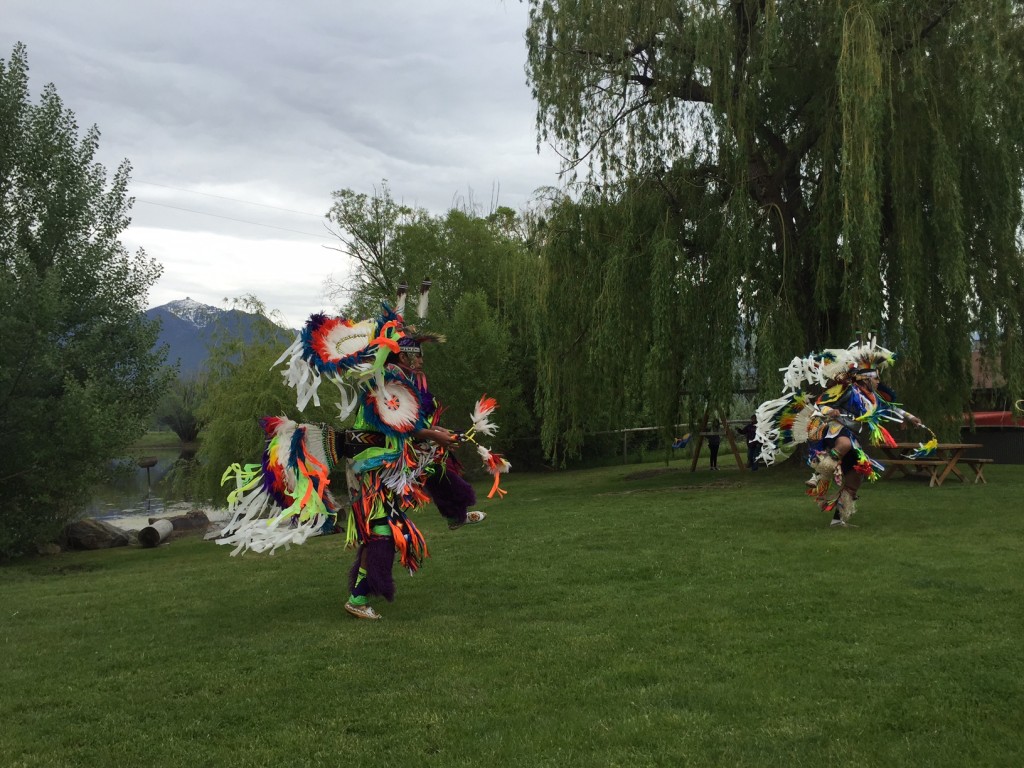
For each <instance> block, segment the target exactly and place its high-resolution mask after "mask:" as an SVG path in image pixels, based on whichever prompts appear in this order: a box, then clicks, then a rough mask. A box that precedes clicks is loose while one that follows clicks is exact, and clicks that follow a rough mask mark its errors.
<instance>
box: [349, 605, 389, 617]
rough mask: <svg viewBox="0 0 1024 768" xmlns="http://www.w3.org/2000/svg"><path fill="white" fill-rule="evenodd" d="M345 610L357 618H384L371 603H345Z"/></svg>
mask: <svg viewBox="0 0 1024 768" xmlns="http://www.w3.org/2000/svg"><path fill="white" fill-rule="evenodd" d="M345 610H346V611H348V612H349V613H351V614H352V615H353V616H355V617H356V618H357V619H381V618H383V617H382V616H381V615H380V614H379V613H377V612H376V611H375V610H373V606H370V605H352V603H345Z"/></svg>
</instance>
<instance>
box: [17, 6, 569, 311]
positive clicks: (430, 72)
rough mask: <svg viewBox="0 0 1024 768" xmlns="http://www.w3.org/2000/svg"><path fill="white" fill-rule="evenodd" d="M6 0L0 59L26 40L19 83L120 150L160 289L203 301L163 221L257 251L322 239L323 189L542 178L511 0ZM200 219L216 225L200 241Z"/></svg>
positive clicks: (116, 154) (413, 196)
mask: <svg viewBox="0 0 1024 768" xmlns="http://www.w3.org/2000/svg"><path fill="white" fill-rule="evenodd" d="M4 6H5V11H4V24H3V26H2V28H0V56H2V57H3V58H7V57H8V56H9V53H10V50H11V49H12V47H13V45H14V43H15V42H16V41H19V40H20V41H22V42H24V43H25V44H26V45H27V47H28V55H29V67H30V77H31V81H30V84H31V87H32V90H33V92H34V93H38V91H39V90H40V89H41V88H42V86H43V84H45V83H46V82H53V83H54V84H55V85H56V87H57V91H58V93H59V94H60V95H61V97H62V99H63V100H64V102H65V105H66V106H67V107H68V108H69V109H71V110H73V111H74V112H75V113H76V115H77V116H78V118H79V121H80V123H81V124H82V125H83V126H86V125H90V124H97V125H98V126H99V127H100V130H101V132H102V138H101V142H100V152H101V158H100V159H101V161H102V162H104V163H105V164H106V165H107V166H108V169H109V170H111V171H112V170H113V168H114V167H116V165H117V164H118V163H119V162H120V161H121V160H122V159H123V158H128V159H129V160H130V161H131V163H132V165H133V168H134V171H133V179H134V180H136V182H137V183H136V184H134V185H133V189H132V191H133V194H135V195H136V197H137V199H138V202H137V204H136V206H135V209H134V212H133V227H132V230H129V233H128V234H129V237H126V242H130V243H132V244H136V243H138V244H141V245H144V246H145V247H146V249H147V251H149V252H150V253H151V254H152V255H154V256H156V257H158V258H160V259H161V260H162V261H164V262H165V263H166V264H167V266H168V269H167V270H166V274H167V277H165V278H164V279H163V280H162V282H161V285H160V286H159V293H160V295H161V296H163V295H170V298H175V296H174V295H171V294H173V293H174V291H175V290H177V288H179V287H180V288H181V289H182V294H183V295H184V292H185V291H188V292H189V293H190V295H192V297H193V298H196V299H199V300H204V298H203V295H204V294H203V293H202V291H201V290H200V289H201V288H202V287H203V286H204V285H206V284H208V283H209V282H210V281H209V280H204V274H203V273H204V269H206V268H205V267H204V261H203V260H202V258H200V259H198V260H195V261H193V260H191V259H192V258H193V256H194V254H189V255H188V258H186V256H185V255H183V254H181V253H180V252H179V249H180V248H182V247H183V245H182V243H183V242H184V241H183V240H182V239H181V238H178V237H174V236H172V235H173V233H175V232H178V233H182V234H187V235H189V238H188V240H187V242H188V247H189V248H190V249H191V250H196V249H199V250H202V249H204V248H208V249H209V253H210V254H215V260H216V261H217V262H218V263H223V262H225V261H230V260H231V259H232V258H237V259H239V260H243V259H245V253H246V252H247V251H248V252H250V253H253V252H259V254H260V255H259V256H258V257H256V256H254V257H252V258H261V259H262V258H265V256H264V255H263V250H264V249H262V248H254V243H259V242H261V241H265V240H267V239H272V240H274V241H280V242H289V241H291V242H295V243H303V244H304V245H303V246H302V247H303V248H306V247H319V246H320V245H321V244H323V243H325V242H326V241H325V240H324V239H323V232H324V230H323V224H322V221H321V220H320V219H319V218H318V217H319V216H322V215H323V214H324V213H326V211H327V209H328V208H329V206H330V202H331V200H330V193H331V191H333V190H335V189H341V188H345V187H348V188H352V189H355V190H357V191H361V192H367V193H370V192H372V191H373V188H374V186H375V185H379V184H380V181H381V179H385V178H386V179H388V181H389V184H390V187H391V189H392V192H393V194H394V195H395V196H396V197H398V198H400V199H402V200H404V201H405V202H406V203H409V204H413V205H417V206H420V207H424V208H427V209H428V210H431V211H432V212H434V213H442V212H444V211H445V210H446V209H447V208H448V207H450V206H451V205H452V204H453V201H456V200H458V199H462V200H465V199H467V198H468V197H470V196H472V197H473V198H474V199H475V200H477V201H484V202H485V203H486V202H489V201H490V200H491V198H492V193H493V191H494V190H496V189H498V190H500V198H499V202H500V203H501V204H504V205H511V206H512V207H515V208H518V207H522V206H523V205H525V204H526V203H527V201H528V200H529V199H530V197H531V195H532V193H533V191H534V190H535V189H537V188H538V187H541V186H547V185H553V184H557V171H558V164H557V158H556V157H555V155H554V153H553V152H551V151H550V150H546V151H545V152H543V153H542V154H541V155H540V156H538V155H537V154H536V151H535V140H536V139H535V134H534V105H533V103H532V101H531V98H530V94H529V91H528V89H527V86H526V84H525V75H524V70H523V65H524V62H525V44H524V42H523V33H524V31H525V27H526V22H527V14H526V7H525V5H523V4H521V3H518V2H513V1H512V0H507V2H501V0H432V1H431V2H428V3H425V2H421V1H416V0H401V1H396V2H386V1H383V0H382V1H380V2H376V3H355V2H338V1H337V0H334V2H317V1H313V0H297V1H294V2H290V3H281V2H279V0H250V2H246V3H240V2H216V3H210V2H193V1H190V0H178V1H177V2H168V1H167V0H155V1H153V0H151V1H150V2H146V3H139V2H121V1H120V0H96V1H95V2H90V3H81V2H76V1H73V0H50V1H49V2H46V3H39V2H37V0H5V3H4ZM143 182H150V184H146V183H143ZM152 183H156V184H162V185H166V186H167V187H176V188H178V189H184V190H194V191H197V192H207V193H212V194H217V195H221V196H222V197H228V198H235V200H245V201H252V202H256V203H263V204H264V205H268V206H274V207H275V208H285V209H291V210H294V211H302V212H307V213H310V214H316V216H307V215H303V214H301V213H300V214H293V213H289V212H287V211H282V210H274V209H272V208H261V207H258V206H251V205H245V204H243V203H241V202H233V201H231V200H220V199H217V198H213V197H208V196H203V195H198V194H195V193H194V192H181V191H178V190H175V189H167V188H166V187H157V186H154V185H153V184H152ZM168 206H171V207H168ZM181 208H185V209H190V211H200V212H201V213H192V212H188V211H183V210H178V209H181ZM204 214H207V215H204ZM228 219H241V220H244V221H249V222H255V223H259V224H263V225H265V226H262V227H261V226H254V225H253V224H242V223H238V222H232V221H228ZM270 227H276V228H277V229H270ZM133 230H135V231H133ZM284 230H293V231H292V232H287V231H284ZM297 232H304V233H308V234H297ZM204 235H211V236H213V235H216V236H217V239H216V240H215V241H214V240H211V241H209V242H208V243H207V244H206V245H204V240H203V236H204ZM143 241H144V242H143ZM232 243H234V244H235V245H234V246H232ZM213 260H214V257H213V256H212V255H211V257H210V258H209V259H207V262H209V261H213ZM313 261H314V262H315V264H316V265H315V266H311V267H310V274H308V275H306V276H305V281H306V284H308V286H309V292H310V294H314V295H318V294H319V291H320V287H321V284H322V281H323V278H324V277H325V276H326V275H325V274H324V273H321V272H316V273H313V270H314V269H322V268H323V264H322V263H320V261H319V260H317V259H313ZM178 264H181V265H185V266H184V267H183V268H182V269H179V268H178V266H177V265H178ZM254 268H255V269H257V270H259V269H264V266H263V265H262V264H255V265H254ZM211 274H212V272H211ZM171 275H181V276H179V277H174V278H172V277H171ZM185 275H188V276H189V277H188V278H187V279H186V277H185ZM174 280H178V281H180V285H177V284H175V283H174V282H173V281H174ZM239 284H240V285H242V287H243V289H244V280H243V281H239ZM299 293H300V290H299V288H296V287H293V288H289V292H288V293H287V296H286V295H285V293H284V292H282V293H281V301H282V303H284V302H287V303H288V305H289V306H290V307H297V302H296V296H297V295H298V294H299ZM156 294H157V291H154V297H153V298H154V300H156ZM197 294H199V295H197ZM205 295H207V296H217V297H218V298H219V297H220V296H223V295H224V294H223V292H220V291H218V290H216V289H214V288H209V289H208V290H207V293H206V294H205ZM261 298H263V299H264V300H265V301H266V302H267V303H268V304H269V305H271V306H274V302H275V300H276V298H275V296H273V295H267V296H262V297H261ZM317 301H319V299H317ZM209 303H214V302H213V301H210V302H209ZM314 303H316V302H314ZM293 311H297V310H293ZM300 314H301V313H300Z"/></svg>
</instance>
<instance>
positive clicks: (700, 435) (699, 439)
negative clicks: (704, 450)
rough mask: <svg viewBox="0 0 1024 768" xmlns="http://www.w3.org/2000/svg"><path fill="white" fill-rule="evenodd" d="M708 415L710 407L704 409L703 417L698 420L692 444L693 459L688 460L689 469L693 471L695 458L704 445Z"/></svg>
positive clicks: (697, 457)
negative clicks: (695, 441)
mask: <svg viewBox="0 0 1024 768" xmlns="http://www.w3.org/2000/svg"><path fill="white" fill-rule="evenodd" d="M709 415H710V409H709V408H705V409H704V418H703V419H702V420H701V422H700V429H698V430H697V444H696V445H695V446H693V461H691V462H690V471H691V472H695V471H696V470H697V459H699V458H700V448H701V446H702V445H704V432H705V431H707V428H708V416H709Z"/></svg>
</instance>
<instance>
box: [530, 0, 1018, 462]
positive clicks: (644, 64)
mask: <svg viewBox="0 0 1024 768" xmlns="http://www.w3.org/2000/svg"><path fill="white" fill-rule="evenodd" d="M530 5H531V11H530V26H529V29H528V31H527V44H528V51H529V58H528V64H527V72H528V77H529V79H530V82H531V84H532V87H533V93H534V97H535V99H536V101H537V104H538V134H539V138H540V140H542V141H548V142H551V143H552V144H554V145H555V146H556V147H558V148H560V151H563V154H564V155H565V157H566V170H567V172H568V173H569V174H570V176H571V178H572V179H574V180H575V181H577V182H578V183H579V184H580V185H581V187H583V188H584V190H585V191H584V192H583V193H582V194H581V195H579V196H578V197H577V199H576V200H574V201H570V200H564V201H562V202H560V203H559V204H557V205H555V206H554V207H553V209H552V210H551V216H550V220H549V231H548V233H547V237H546V240H545V243H544V251H543V253H544V264H545V268H544V274H543V283H544V286H543V289H542V296H544V297H545V298H544V299H543V300H542V311H541V313H540V317H541V323H542V328H541V334H542V337H543V338H544V339H545V347H546V349H545V351H544V353H543V354H542V358H541V362H540V370H539V384H540V391H541V393H542V402H543V408H544V411H543V413H544V434H545V439H546V445H547V446H548V449H549V451H552V452H555V451H557V450H559V447H562V448H567V449H569V450H570V451H571V450H573V449H574V448H576V447H578V446H579V444H580V438H581V435H582V432H583V431H585V430H588V429H594V428H598V427H600V426H614V425H615V424H616V422H618V423H625V422H626V421H628V420H630V419H634V418H636V417H638V416H641V415H643V416H648V417H650V418H653V419H657V421H658V423H661V424H663V425H668V424H671V423H672V422H673V421H674V420H676V419H679V418H685V417H686V416H687V414H688V413H689V414H690V415H692V413H693V411H694V409H695V408H696V407H697V403H698V402H710V403H711V404H720V403H724V402H727V400H728V398H729V397H730V395H731V392H732V390H733V388H734V386H735V381H736V377H735V375H734V371H735V370H736V365H737V360H738V359H740V358H742V357H744V356H746V357H747V358H748V359H749V362H750V364H751V366H753V368H754V370H756V371H757V376H758V382H759V388H760V389H761V390H762V392H763V393H764V394H775V393H776V391H777V388H778V386H779V379H778V374H777V370H776V369H777V368H778V367H779V366H780V365H783V364H784V363H785V362H788V360H789V359H790V358H791V357H792V356H794V355H797V354H806V353H807V352H809V351H811V350H813V349H820V348H823V347H828V346H845V345H846V344H848V343H849V342H850V341H852V340H853V339H854V336H855V334H856V332H857V331H858V330H877V331H878V332H879V335H880V338H881V341H882V342H883V343H884V344H885V345H886V346H889V347H890V348H891V349H894V350H895V351H896V352H897V354H898V356H899V358H900V361H901V362H900V364H899V365H898V366H896V368H895V369H894V371H893V379H894V381H893V383H894V384H896V385H897V387H898V388H899V391H900V395H901V398H902V399H903V400H904V401H905V402H907V403H908V405H910V406H911V407H912V408H913V410H914V411H915V412H918V413H921V414H922V415H923V416H924V417H925V418H926V419H928V420H932V421H936V422H939V421H941V417H942V416H947V417H952V416H954V415H955V416H959V414H960V413H961V410H962V409H963V408H964V407H965V406H966V405H967V403H968V400H969V398H970V390H971V361H972V352H973V349H974V348H978V349H981V350H982V351H983V353H984V354H985V355H986V356H987V358H988V359H989V360H991V361H993V362H998V365H1000V366H1001V369H1002V373H1003V375H1004V377H1005V379H1006V382H1007V387H1008V389H1009V390H1010V392H1011V393H1020V392H1021V391H1022V379H1024V373H1022V371H1024V345H1022V340H1021V333H1022V318H1021V315H1022V311H1024V289H1022V284H1024V267H1022V255H1021V242H1022V238H1021V223H1022V209H1021V199H1022V198H1021V189H1022V170H1024V169H1022V158H1024V155H1022V149H1024V121H1022V120H1021V119H1020V115H1021V114H1024V103H1022V101H1024V100H1022V92H1024V71H1022V69H1024V67H1022V50H1024V42H1022V41H1024V36H1022V28H1024V19H1022V5H1021V3H1019V2H996V1H995V0H963V1H962V2H934V1H933V2H925V1H923V0H921V1H916V0H906V1H904V2H867V1H862V2H842V1H840V2H837V1H836V0H819V1H817V2H815V1H813V0H801V1H800V2H796V0H790V1H789V2H785V1H784V0H776V1H775V2H772V1H771V0H733V1H732V2H712V1H711V0H703V1H701V2H683V1H681V0H675V1H671V0H646V2H641V1H639V0H623V1H622V2H619V3H604V2H600V1H599V0H575V1H573V2H570V1H568V0H564V1H563V0H531V3H530ZM634 423H635V422H634ZM948 423H949V424H952V423H953V422H952V421H950V422H948Z"/></svg>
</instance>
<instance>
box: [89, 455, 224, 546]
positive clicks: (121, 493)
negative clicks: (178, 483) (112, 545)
mask: <svg viewBox="0 0 1024 768" xmlns="http://www.w3.org/2000/svg"><path fill="white" fill-rule="evenodd" d="M146 457H147V458H149V459H155V460H156V463H155V464H153V466H151V467H149V468H148V469H147V468H145V467H141V466H139V465H138V464H137V463H135V462H133V461H131V460H127V459H126V460H124V462H122V466H123V467H124V471H121V472H118V473H116V475H115V477H114V478H113V479H112V480H110V481H109V482H107V483H104V484H103V485H101V486H98V487H96V488H94V489H93V492H92V498H91V500H90V502H89V505H88V506H87V507H86V510H85V516H86V517H91V518H95V519H98V520H103V521H104V522H108V523H111V524H112V525H116V526H118V527H121V528H131V529H136V530H137V529H138V528H142V527H145V525H146V524H147V523H148V518H150V517H170V516H172V515H183V514H185V513H186V512H188V511H189V510H192V509H195V508H196V505H195V504H193V503H191V502H188V501H184V500H183V499H182V498H181V497H180V496H178V495H175V494H174V492H173V489H172V488H171V483H170V482H169V478H168V473H169V472H170V470H171V467H173V466H174V463H175V462H176V461H177V460H178V459H179V458H186V455H185V454H183V453H182V451H181V449H180V448H150V449H148V450H147V451H146ZM204 511H207V510H205V509H204ZM207 514H208V515H210V512H209V511H207ZM210 516H211V519H213V516H212V515H210Z"/></svg>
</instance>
